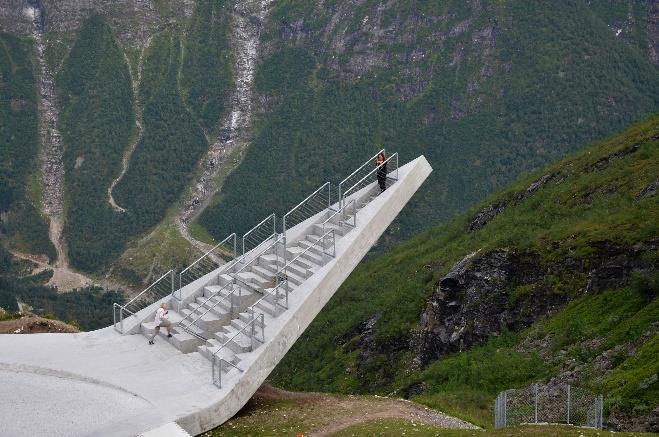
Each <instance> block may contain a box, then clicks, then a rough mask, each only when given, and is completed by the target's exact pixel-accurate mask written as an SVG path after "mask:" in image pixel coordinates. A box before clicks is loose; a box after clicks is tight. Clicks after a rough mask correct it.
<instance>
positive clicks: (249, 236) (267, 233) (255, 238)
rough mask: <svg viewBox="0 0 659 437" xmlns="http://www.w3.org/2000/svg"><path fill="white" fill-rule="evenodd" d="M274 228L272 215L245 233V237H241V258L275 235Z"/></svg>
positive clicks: (275, 221) (273, 216)
mask: <svg viewBox="0 0 659 437" xmlns="http://www.w3.org/2000/svg"><path fill="white" fill-rule="evenodd" d="M276 226H277V218H276V216H275V214H274V213H273V214H270V215H269V216H267V217H266V218H264V219H263V220H261V222H260V223H259V224H258V225H256V226H254V227H253V228H252V229H250V230H249V231H247V232H246V233H245V235H243V247H242V249H243V253H242V256H243V257H244V256H245V254H246V253H247V252H249V251H250V250H253V249H256V248H257V247H259V246H260V245H261V244H263V243H264V242H265V241H267V240H269V239H270V238H272V237H274V236H275V235H277V228H276Z"/></svg>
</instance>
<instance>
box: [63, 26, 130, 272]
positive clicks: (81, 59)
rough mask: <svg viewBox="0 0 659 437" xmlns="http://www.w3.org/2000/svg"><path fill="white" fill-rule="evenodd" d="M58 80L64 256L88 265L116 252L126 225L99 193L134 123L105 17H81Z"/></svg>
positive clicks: (122, 65) (124, 71)
mask: <svg viewBox="0 0 659 437" xmlns="http://www.w3.org/2000/svg"><path fill="white" fill-rule="evenodd" d="M57 82H58V86H59V105H60V107H61V110H60V131H61V133H62V138H63V140H64V143H65V152H64V169H65V170H64V171H65V177H64V180H65V186H66V204H67V207H66V225H65V228H64V235H65V237H66V240H67V246H68V248H69V256H70V258H71V262H72V263H73V264H74V265H75V266H77V267H79V268H81V269H83V270H86V271H93V270H95V269H97V268H98V267H99V266H101V265H103V264H104V263H105V262H107V261H108V260H109V259H112V257H114V256H116V255H117V253H119V251H120V250H121V247H122V244H121V243H122V238H121V237H120V236H123V235H126V231H127V230H128V228H129V227H128V226H127V223H126V220H125V218H124V217H122V216H121V215H120V214H119V213H117V212H115V211H114V210H113V209H112V208H111V206H110V204H109V203H108V201H107V194H106V193H107V187H108V186H109V185H110V183H111V181H112V179H113V178H114V177H115V175H116V174H118V173H119V171H120V164H121V158H122V156H123V153H124V149H125V148H126V147H127V146H128V143H129V141H130V139H131V136H132V133H133V129H134V126H135V113H134V112H133V95H132V89H131V78H130V73H129V70H128V65H127V64H126V62H125V61H124V57H123V54H122V52H121V49H120V47H119V45H118V42H117V40H116V38H115V36H114V33H113V31H112V29H111V28H110V26H109V25H108V23H107V21H106V20H105V19H103V18H101V17H100V16H98V15H94V16H92V17H90V18H89V19H88V20H87V21H86V22H85V24H84V25H83V27H82V29H81V30H80V33H79V35H78V38H77V39H76V42H75V44H74V46H73V48H72V49H71V52H70V53H69V55H68V56H67V58H66V60H65V62H64V64H63V67H62V70H61V71H60V73H59V75H58V77H57ZM124 238H125V237H124Z"/></svg>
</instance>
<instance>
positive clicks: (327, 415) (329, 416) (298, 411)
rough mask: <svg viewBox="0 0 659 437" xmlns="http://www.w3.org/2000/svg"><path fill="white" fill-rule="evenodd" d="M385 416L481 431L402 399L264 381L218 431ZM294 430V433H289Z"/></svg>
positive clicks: (344, 423) (328, 427)
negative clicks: (304, 389) (296, 388)
mask: <svg viewBox="0 0 659 437" xmlns="http://www.w3.org/2000/svg"><path fill="white" fill-rule="evenodd" d="M381 419H404V420H409V421H411V422H415V423H421V424H426V425H432V426H436V427H439V428H445V429H477V428H478V427H476V426H474V425H472V424H471V423H468V422H465V421H462V420H460V419H456V418H455V417H451V416H448V415H446V414H443V413H441V412H439V411H436V410H433V409H430V408H427V407H424V406H423V405H420V404H416V403H414V402H410V401H406V400H403V399H392V398H384V397H378V396H351V395H347V396H346V395H333V394H325V393H301V392H289V391H285V390H281V389H278V388H275V387H272V386H270V385H269V384H267V383H266V384H264V385H263V386H261V388H259V390H258V391H257V392H256V393H255V394H254V396H253V397H252V399H251V400H250V401H249V402H248V403H247V405H246V406H245V407H244V408H243V409H242V410H241V411H240V412H239V413H238V414H237V415H236V416H235V417H233V418H232V419H231V420H230V421H228V422H227V423H225V424H224V425H222V426H221V427H220V428H218V429H217V431H219V432H218V433H217V434H212V435H224V431H226V432H227V435H233V434H232V433H235V432H243V433H245V434H250V433H251V432H253V431H255V430H260V431H262V432H266V433H272V434H278V433H281V435H295V434H297V433H303V434H304V435H305V436H329V435H332V434H333V433H336V432H337V431H340V430H342V429H345V428H348V427H350V426H352V425H356V424H360V423H365V422H371V421H375V420H381ZM291 432H293V434H291Z"/></svg>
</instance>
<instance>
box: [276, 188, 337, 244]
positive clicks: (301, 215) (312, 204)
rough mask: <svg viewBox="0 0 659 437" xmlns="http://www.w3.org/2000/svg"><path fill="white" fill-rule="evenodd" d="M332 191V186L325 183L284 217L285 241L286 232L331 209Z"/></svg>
mask: <svg viewBox="0 0 659 437" xmlns="http://www.w3.org/2000/svg"><path fill="white" fill-rule="evenodd" d="M331 191H332V185H331V184H330V183H329V182H325V183H324V184H323V185H322V186H321V187H320V188H318V189H317V190H316V191H314V192H313V193H311V194H310V195H309V196H308V197H307V198H306V199H304V200H303V201H302V202H300V203H298V204H297V205H296V206H295V207H293V208H292V209H291V210H290V211H288V212H287V213H286V214H285V215H284V218H283V220H282V228H283V234H284V241H286V231H287V230H288V229H290V228H292V227H293V226H295V225H298V224H300V223H302V222H303V221H305V220H307V219H309V218H311V217H313V216H315V215H316V214H318V213H320V212H322V211H324V210H326V209H327V210H329V209H331V207H332V204H331V201H332V200H331V194H332V193H331Z"/></svg>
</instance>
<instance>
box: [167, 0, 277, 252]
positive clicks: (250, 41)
mask: <svg viewBox="0 0 659 437" xmlns="http://www.w3.org/2000/svg"><path fill="white" fill-rule="evenodd" d="M272 4H273V0H248V1H245V2H242V3H240V4H237V5H236V6H235V7H234V8H233V10H232V12H231V15H232V17H231V20H232V30H231V36H230V42H229V46H230V47H232V48H233V52H234V53H233V54H234V59H235V65H234V74H235V78H236V81H235V82H236V88H235V89H234V91H233V93H232V96H231V110H230V111H229V113H228V114H227V115H226V116H225V117H224V119H222V120H221V121H220V129H219V132H220V134H219V135H218V138H217V139H216V140H215V141H209V143H211V145H210V147H209V150H208V153H207V154H206V155H205V156H204V158H203V159H202V160H201V162H200V163H199V166H200V167H201V174H200V175H199V176H198V177H197V178H196V180H195V181H194V182H193V184H192V185H191V187H190V190H189V195H188V196H187V197H186V199H185V201H184V206H183V210H182V211H181V212H180V214H178V215H177V217H176V218H175V222H176V225H177V227H178V228H179V231H180V232H181V235H182V236H183V237H184V238H185V239H186V240H188V241H189V242H190V243H191V244H192V245H193V246H195V247H197V248H198V249H200V250H202V251H203V250H207V249H208V246H207V245H205V244H204V243H202V242H200V241H198V240H196V239H194V238H193V237H192V235H190V231H189V229H188V225H189V224H190V223H192V221H193V220H194V219H195V218H197V217H198V216H199V214H201V212H203V210H204V209H206V207H207V206H208V205H209V204H210V202H211V200H212V198H213V195H214V194H215V193H216V192H217V190H218V189H219V182H218V175H219V173H220V172H221V171H222V169H226V168H227V165H232V164H233V165H235V164H236V163H237V162H233V163H231V162H228V161H229V156H230V155H231V154H233V153H234V152H236V151H240V152H242V151H244V149H245V148H246V147H247V145H248V143H249V141H250V139H251V137H250V134H251V128H252V116H253V111H252V97H253V84H254V72H255V69H256V61H257V58H258V52H259V45H260V37H261V29H262V23H263V21H264V20H265V19H266V17H267V16H268V13H269V12H270V7H271V5H272ZM207 137H208V135H207ZM238 161H239V159H238Z"/></svg>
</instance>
